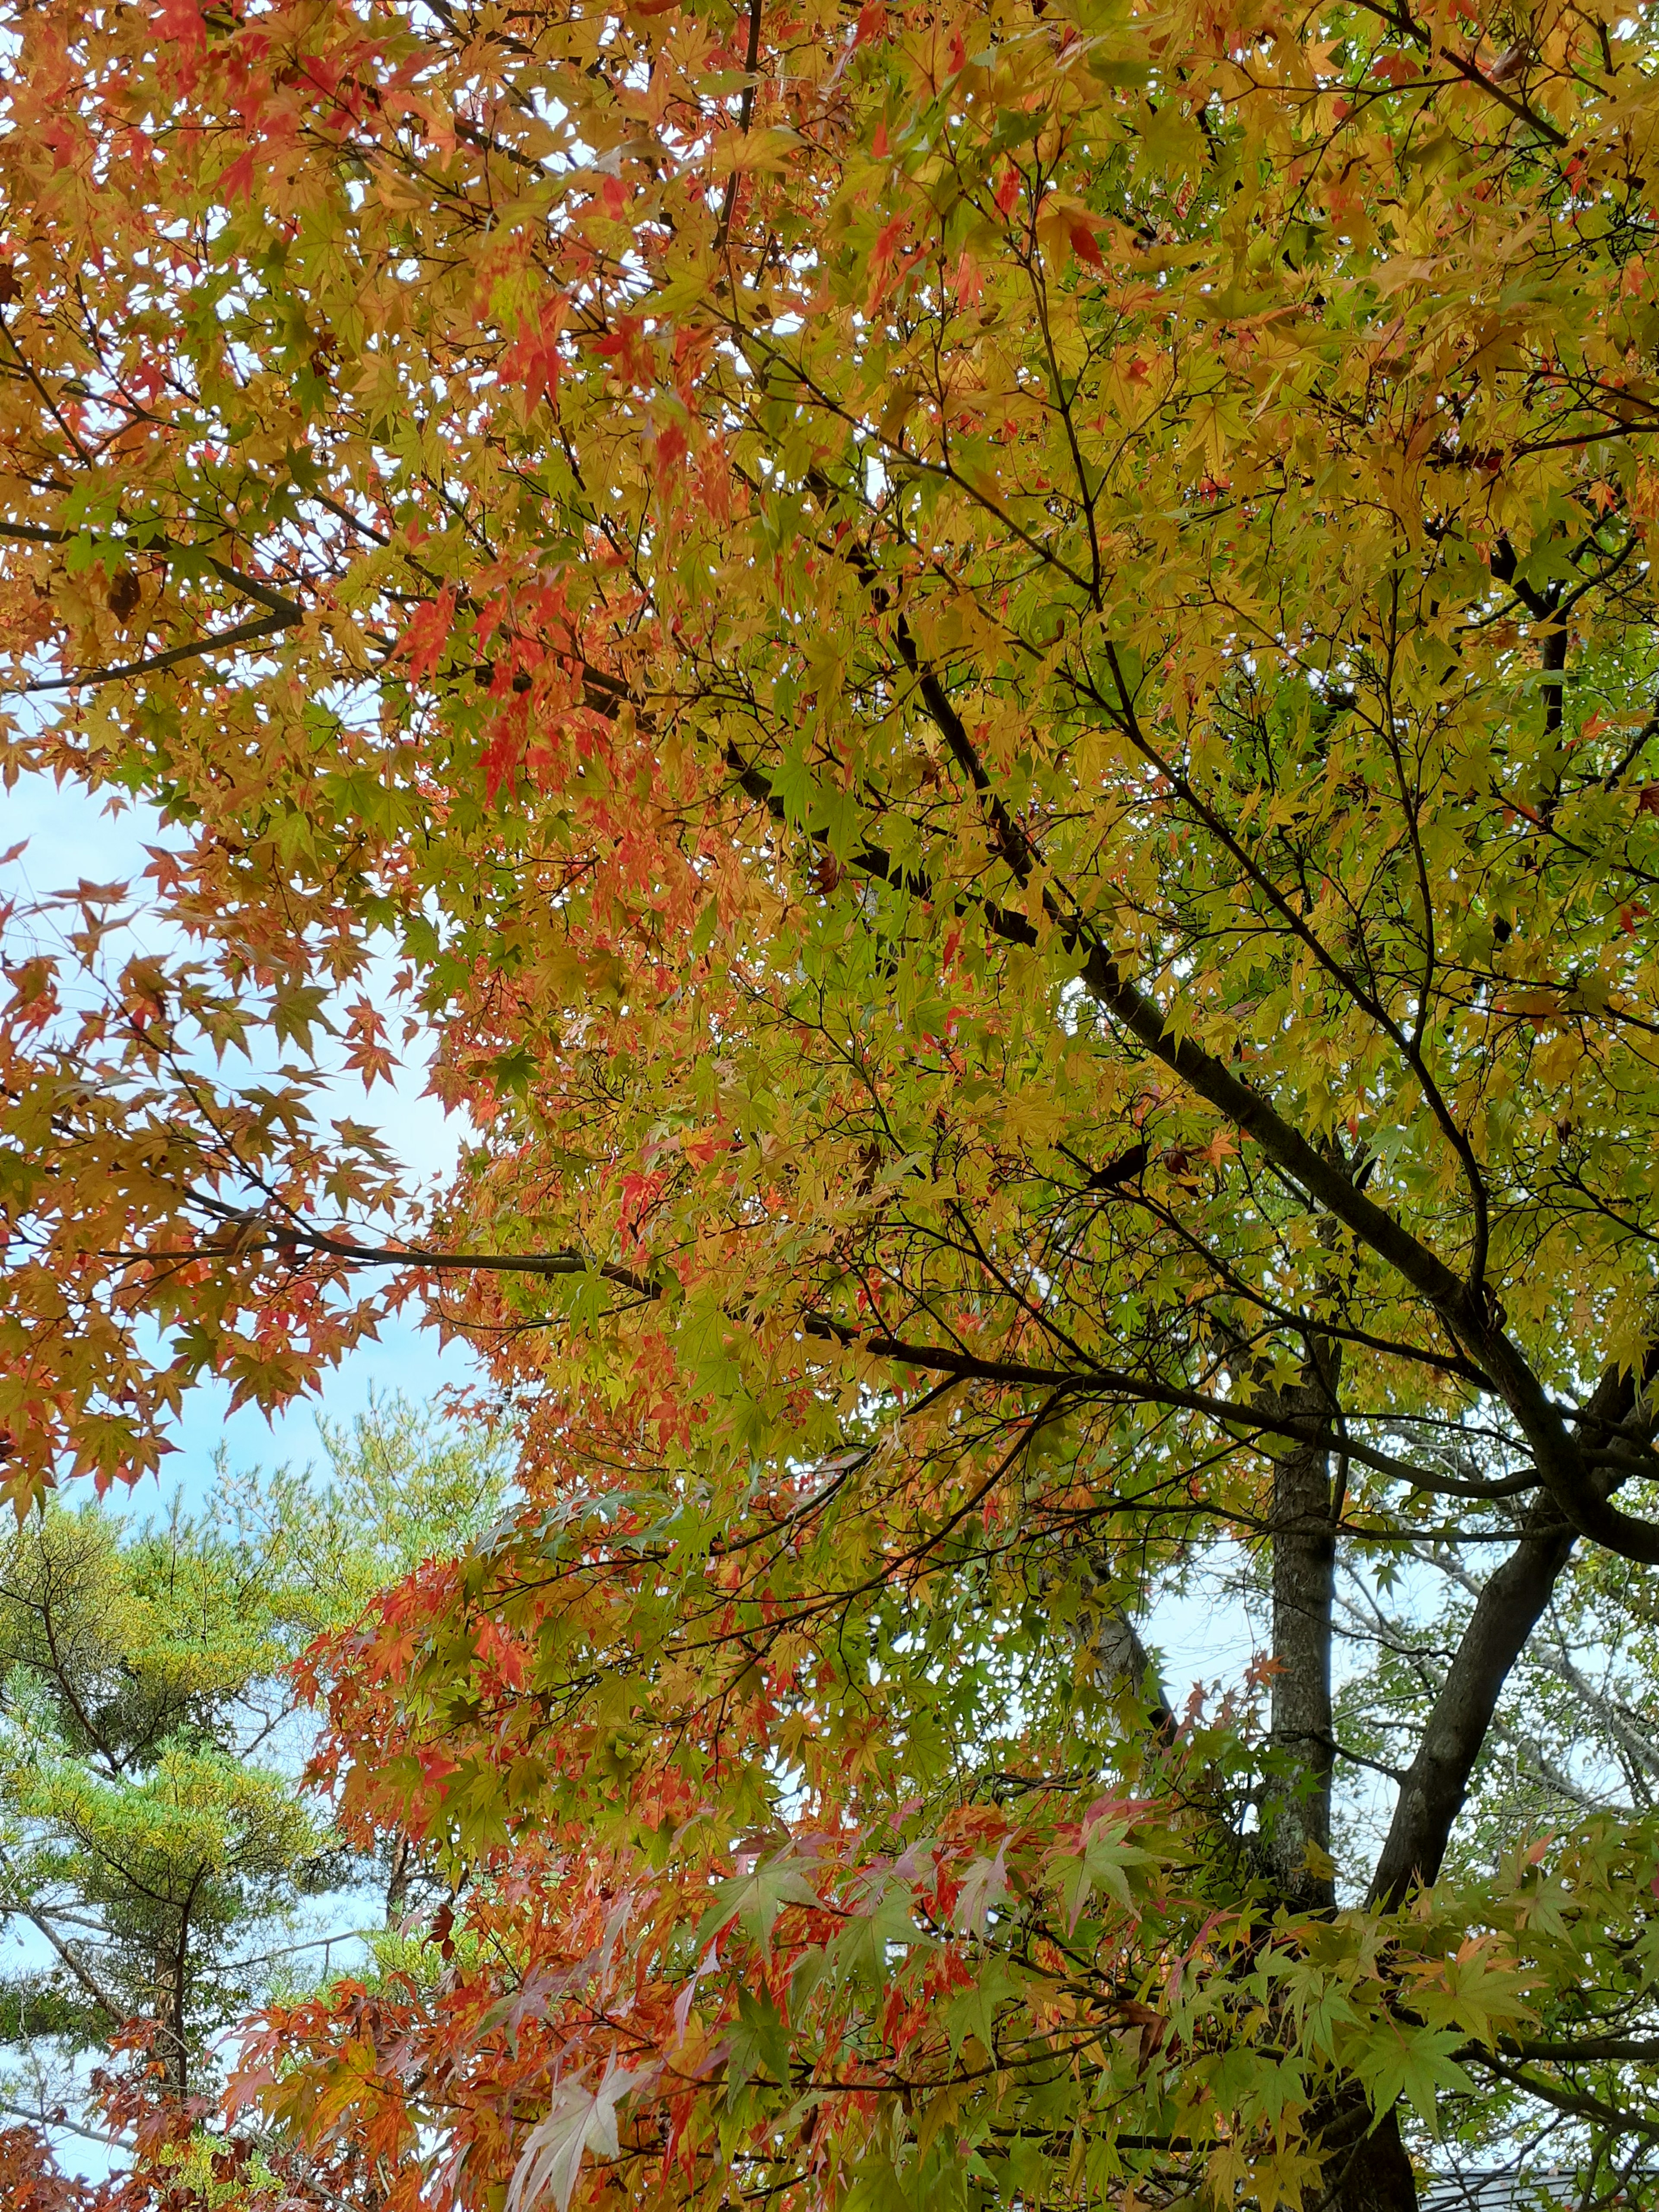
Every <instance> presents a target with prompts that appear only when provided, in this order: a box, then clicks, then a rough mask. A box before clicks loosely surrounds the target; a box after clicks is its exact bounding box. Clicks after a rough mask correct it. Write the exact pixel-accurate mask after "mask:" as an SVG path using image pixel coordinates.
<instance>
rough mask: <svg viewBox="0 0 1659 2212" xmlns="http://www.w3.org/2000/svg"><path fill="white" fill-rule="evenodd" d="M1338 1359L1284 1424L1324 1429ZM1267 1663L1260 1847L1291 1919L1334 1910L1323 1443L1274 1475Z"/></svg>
mask: <svg viewBox="0 0 1659 2212" xmlns="http://www.w3.org/2000/svg"><path fill="white" fill-rule="evenodd" d="M1339 1358H1340V1354H1339V1352H1338V1349H1337V1347H1335V1346H1327V1345H1323V1344H1316V1346H1315V1347H1314V1351H1313V1353H1312V1356H1311V1358H1310V1360H1309V1362H1308V1364H1307V1366H1306V1368H1305V1369H1304V1374H1303V1377H1302V1380H1301V1381H1300V1382H1299V1383H1297V1384H1296V1385H1295V1386H1294V1387H1293V1388H1292V1389H1289V1390H1286V1391H1284V1392H1282V1393H1280V1394H1279V1410H1281V1411H1282V1413H1284V1414H1285V1415H1286V1416H1288V1417H1291V1418H1294V1419H1297V1420H1301V1421H1317V1422H1320V1423H1321V1424H1322V1425H1325V1427H1326V1431H1327V1437H1328V1434H1329V1424H1330V1423H1331V1421H1332V1420H1333V1419H1334V1415H1335V1412H1336V1386H1337V1381H1338V1374H1339ZM1270 1510H1271V1519H1270V1531H1271V1537H1272V1544H1273V1661H1274V1668H1275V1671H1274V1674H1273V1691H1272V1707H1271V1713H1270V1719H1269V1759H1268V1773H1267V1787H1266V1790H1265V1793H1264V1796H1263V1802H1262V1808H1261V1826H1262V1847H1263V1850H1264V1852H1265V1855H1266V1860H1267V1870H1268V1873H1269V1875H1270V1878H1271V1879H1272V1881H1273V1887H1274V1888H1275V1889H1276V1891H1277V1892H1278V1893H1279V1896H1280V1897H1282V1898H1283V1899H1284V1900H1285V1904H1286V1905H1289V1906H1291V1909H1292V1910H1293V1911H1319V1910H1321V1909H1328V1908H1329V1907H1330V1906H1331V1905H1334V1903H1335V1888H1334V1882H1333V1880H1332V1876H1331V1873H1330V1848H1331V1772H1332V1767H1333V1765H1334V1759H1335V1746H1334V1736H1333V1734H1332V1728H1331V1608H1332V1605H1333V1602H1334V1597H1335V1584H1336V1520H1337V1514H1338V1512H1339V1510H1340V1501H1339V1499H1338V1498H1337V1497H1336V1495H1335V1493H1334V1491H1333V1488H1332V1484H1331V1455H1330V1450H1329V1446H1328V1442H1322V1443H1318V1444H1299V1445H1297V1446H1296V1447H1295V1448H1294V1449H1291V1450H1290V1451H1288V1452H1286V1453H1285V1455H1283V1456H1282V1457H1281V1458H1279V1459H1278V1460H1277V1461H1275V1462H1274V1465H1273V1502H1272V1506H1271V1509H1270Z"/></svg>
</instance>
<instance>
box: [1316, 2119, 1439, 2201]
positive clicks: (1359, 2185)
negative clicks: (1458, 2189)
mask: <svg viewBox="0 0 1659 2212" xmlns="http://www.w3.org/2000/svg"><path fill="white" fill-rule="evenodd" d="M1321 2132H1322V2141H1323V2144H1324V2149H1325V2177H1324V2186H1323V2189H1322V2191H1321V2193H1320V2194H1319V2196H1318V2197H1315V2198H1312V2199H1311V2200H1310V2198H1309V2197H1304V2199H1303V2207H1304V2212H1417V2177H1416V2175H1415V2174H1414V2173H1413V2172H1412V2162H1411V2160H1410V2159H1409V2158H1408V2157H1407V2154H1406V2146H1405V2144H1404V2143H1403V2142H1401V2139H1400V2114H1399V2111H1398V2108H1397V2107H1396V2108H1395V2109H1393V2110H1391V2111H1389V2112H1384V2113H1383V2117H1382V2118H1380V2119H1379V2120H1378V2121H1377V2123H1376V2126H1375V2127H1374V2128H1373V2127H1372V2125H1371V2112H1370V2106H1369V2105H1368V2104H1367V2103H1366V2102H1365V2100H1364V2096H1363V2095H1362V2094H1361V2093H1359V2091H1358V2090H1357V2089H1356V2090H1354V2091H1353V2092H1352V2094H1351V2095H1350V2096H1348V2097H1346V2098H1345V2099H1344V2100H1342V2101H1341V2102H1340V2104H1339V2105H1338V2106H1337V2108H1336V2109H1335V2111H1334V2112H1333V2113H1332V2114H1331V2116H1330V2118H1328V2120H1327V2121H1326V2122H1325V2124H1324V2125H1323V2127H1322V2130H1321Z"/></svg>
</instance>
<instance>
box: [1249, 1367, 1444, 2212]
mask: <svg viewBox="0 0 1659 2212" xmlns="http://www.w3.org/2000/svg"><path fill="white" fill-rule="evenodd" d="M1340 1371H1341V1352H1340V1346H1336V1345H1333V1344H1329V1343H1328V1342H1325V1341H1323V1340H1317V1339H1316V1340H1315V1341H1314V1343H1313V1345H1312V1346H1311V1348H1310V1356H1309V1358H1308V1360H1307V1363H1306V1364H1305V1365H1304V1369H1303V1372H1302V1376H1301V1378H1300V1379H1299V1380H1298V1381H1297V1383H1295V1384H1293V1385H1292V1386H1291V1388H1290V1389H1286V1390H1282V1391H1279V1392H1276V1393H1274V1394H1273V1407H1274V1411H1275V1413H1277V1414H1279V1416H1280V1417H1281V1418H1287V1419H1294V1420H1295V1421H1297V1422H1298V1423H1306V1424H1309V1425H1312V1424H1313V1423H1318V1424H1319V1425H1320V1426H1321V1427H1322V1429H1323V1430H1324V1431H1325V1434H1324V1436H1323V1437H1322V1439H1321V1441H1320V1442H1318V1443H1307V1444H1297V1445H1295V1446H1293V1447H1292V1448H1291V1449H1289V1450H1288V1451H1285V1453H1284V1454H1283V1455H1281V1456H1280V1457H1279V1458H1278V1459H1277V1460H1275V1462H1274V1463H1273V1498H1272V1502H1271V1504H1270V1507H1269V1519H1268V1534H1269V1539H1270V1541H1271V1545H1272V1553H1273V1662H1274V1671H1273V1687H1272V1693H1271V1695H1272V1703H1271V1707H1270V1711H1269V1721H1268V1771H1267V1781H1266V1785H1265V1787H1264V1790H1263V1792H1262V1800H1261V1831H1262V1854H1263V1862H1264V1864H1265V1867H1266V1869H1267V1875H1268V1878H1269V1880H1270V1881H1271V1882H1272V1884H1273V1891H1274V1893H1275V1894H1276V1895H1277V1896H1278V1897H1279V1898H1280V1899H1282V1900H1283V1902H1284V1903H1285V1905H1287V1906H1289V1908H1290V1909H1291V1911H1293V1912H1321V1911H1330V1910H1331V1909H1332V1908H1333V1907H1334V1905H1335V1902H1336V1885H1335V1881H1334V1875H1333V1871H1332V1869H1331V1857H1330V1850H1331V1782H1332V1776H1333V1771H1334V1765H1335V1757H1336V1752H1335V1736H1334V1730H1333V1725H1332V1716H1331V1626H1332V1623H1331V1614H1332V1607H1333V1605H1334V1601H1335V1595H1336V1529H1337V1522H1338V1521H1339V1519H1340V1515H1341V1510H1342V1501H1341V1498H1340V1494H1339V1491H1338V1487H1337V1486H1336V1485H1335V1484H1334V1481H1333V1466H1332V1462H1333V1450H1332V1431H1333V1428H1334V1422H1335V1419H1336V1415H1337V1410H1338V1409H1337V1384H1338V1381H1339V1378H1340ZM1312 2120H1313V2129H1314V2131H1315V2133H1316V2135H1317V2136H1318V2138H1319V2141H1320V2144H1321V2148H1322V2153H1323V2159H1324V2172H1323V2177H1322V2185H1321V2186H1320V2188H1319V2189H1318V2190H1317V2191H1310V2192H1309V2193H1308V2194H1307V2196H1306V2197H1304V2212H1417V2183H1416V2179H1415V2177H1414V2176H1413V2172H1412V2164H1411V2160H1410V2159H1409V2158H1408V2157H1407V2154H1406V2148H1405V2145H1404V2144H1403V2143H1402V2142H1401V2138H1400V2118H1399V2114H1398V2112H1395V2111H1390V2112H1384V2113H1383V2114H1382V2115H1381V2117H1380V2118H1376V2120H1375V2121H1373V2117H1372V2113H1371V2109H1370V2106H1369V2104H1367V2102H1366V2100H1365V2098H1364V2094H1363V2093H1362V2092H1361V2091H1360V2090H1359V2089H1358V2087H1356V2086H1352V2085H1347V2086H1345V2087H1339V2088H1338V2089H1337V2091H1336V2093H1335V2095H1334V2098H1333V2099H1332V2100H1331V2102H1330V2103H1329V2104H1328V2106H1326V2107H1325V2109H1324V2110H1322V2111H1316V2112H1315V2113H1314V2114H1313V2116H1312Z"/></svg>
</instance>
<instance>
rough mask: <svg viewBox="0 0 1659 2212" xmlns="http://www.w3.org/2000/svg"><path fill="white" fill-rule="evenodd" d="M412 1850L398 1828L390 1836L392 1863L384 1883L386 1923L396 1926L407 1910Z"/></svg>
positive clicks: (389, 1926)
mask: <svg viewBox="0 0 1659 2212" xmlns="http://www.w3.org/2000/svg"><path fill="white" fill-rule="evenodd" d="M413 1857H414V1852H413V1850H412V1849H411V1848H410V1840H409V1838H408V1837H407V1836H406V1835H405V1834H404V1831H403V1830H402V1829H401V1828H399V1829H398V1832H397V1833H396V1834H395V1835H394V1836H393V1837H392V1864H391V1867H390V1869H388V1871H387V1875H386V1926H387V1927H388V1928H396V1927H397V1926H398V1925H399V1923H401V1922H402V1920H403V1917H404V1913H405V1912H407V1911H408V1910H409V1878H410V1863H411V1861H412V1860H413Z"/></svg>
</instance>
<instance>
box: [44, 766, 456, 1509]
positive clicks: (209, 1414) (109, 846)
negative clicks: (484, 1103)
mask: <svg viewBox="0 0 1659 2212" xmlns="http://www.w3.org/2000/svg"><path fill="white" fill-rule="evenodd" d="M25 840H27V843H26V845H25V849H24V851H23V853H22V854H21V857H20V858H19V859H17V860H14V861H12V862H10V863H9V864H8V865H7V866H5V867H4V868H3V870H0V897H3V896H8V895H12V896H15V895H18V894H21V895H22V896H25V897H26V898H27V897H28V896H35V897H44V896H47V895H49V894H50V893H52V892H53V891H57V890H65V889H67V888H69V887H70V886H71V885H73V884H76V882H79V881H82V880H83V879H84V880H90V881H92V882H94V883H118V882H126V881H130V880H132V879H134V878H137V877H138V876H139V875H140V874H141V873H142V871H143V867H144V866H145V853H144V848H145V846H146V845H147V844H152V843H158V842H164V833H163V831H162V829H161V825H160V823H158V821H157V819H156V817H155V814H154V813H153V812H152V811H150V810H149V808H146V807H134V806H131V805H125V806H121V807H119V808H118V809H117V810H112V807H111V805H110V804H109V802H107V801H106V800H103V799H90V798H88V795H87V794H86V793H85V792H84V791H82V790H81V789H80V788H79V787H76V786H73V785H65V786H64V787H61V788H60V787H57V786H56V785H54V784H53V783H52V781H51V780H50V779H49V778H47V777H45V776H36V777H26V778H24V779H22V780H21V781H20V782H19V783H18V784H17V785H16V786H15V788H14V789H13V790H11V791H10V792H8V793H0V850H3V849H4V848H6V847H9V846H12V845H15V844H17V843H19V842H22V841H25ZM342 1083H343V1085H348V1086H349V1091H350V1095H349V1097H346V1098H344V1099H343V1101H342V1109H341V1110H342V1111H343V1112H349V1114H350V1115H352V1117H353V1118H354V1119H355V1120H358V1121H367V1122H369V1123H371V1124H373V1125H374V1127H377V1128H379V1129H380V1131H381V1133H383V1135H384V1136H385V1137H386V1140H387V1142H388V1143H389V1144H390V1145H391V1146H392V1148H393V1150H394V1151H395V1152H397V1154H398V1157H399V1158H401V1159H403V1160H404V1162H405V1163H406V1164H407V1165H408V1166H409V1167H410V1170H412V1171H413V1172H414V1174H415V1175H416V1176H417V1177H418V1178H420V1179H422V1180H427V1179H429V1178H443V1177H447V1175H448V1174H449V1173H450V1171H451V1170H453V1166H454V1164H455V1160H456V1158H457V1155H458V1152H459V1146H460V1142H461V1138H462V1133H463V1132H462V1129H461V1127H459V1125H458V1124H457V1123H456V1122H455V1121H453V1120H452V1119H449V1118H448V1117H447V1116H446V1115H444V1113H443V1111H442V1109H441V1107H440V1106H439V1105H438V1103H437V1102H436V1101H435V1100H434V1099H431V1098H428V1097H424V1096H423V1095H422V1092H423V1089H424V1085H425V1070H424V1068H423V1067H421V1066H416V1067H413V1068H405V1069H404V1071H403V1072H402V1073H401V1074H400V1076H399V1078H398V1080H397V1081H396V1082H395V1083H394V1084H393V1085H392V1086H391V1087H389V1088H388V1086H387V1085H385V1084H377V1085H375V1087H374V1090H373V1091H369V1092H367V1093H365V1092H364V1091H362V1086H361V1085H358V1084H356V1082H355V1079H351V1078H349V1077H346V1078H343V1079H342ZM473 1373H474V1367H473V1363H472V1362H471V1358H470V1357H469V1355H468V1354H467V1353H466V1352H465V1350H464V1349H463V1348H462V1347H461V1346H456V1345H451V1346H447V1347H446V1348H444V1349H442V1350H440V1348H439V1346H438V1343H437V1340H436V1338H435V1336H433V1335H431V1334H428V1333H427V1332H425V1331H422V1330H421V1329H419V1328H416V1327H415V1326H413V1325H412V1324H411V1323H410V1322H392V1323H389V1324H388V1325H387V1326H386V1329H385V1330H384V1331H383V1333H382V1335H381V1338H380V1341H379V1342H378V1343H375V1344H371V1345H365V1346H362V1347H360V1348H359V1349H358V1350H357V1351H356V1352H354V1353H353V1354H351V1356H350V1357H349V1358H347V1359H346V1360H345V1361H344V1362H343V1364H342V1365H341V1366H340V1367H339V1368H337V1370H334V1372H333V1373H332V1374H331V1376H329V1378H328V1379H327V1382H326V1383H325V1392H324V1397H323V1400H322V1410H324V1411H325V1413H327V1414H328V1416H329V1418H330V1419H333V1420H343V1419H349V1418H350V1416H351V1415H352V1414H354V1413H357V1412H359V1411H361V1410H362V1408H363V1407H365V1406H366V1405H367V1404H368V1397H369V1394H370V1392H371V1391H372V1390H374V1391H380V1392H383V1393H384V1392H388V1391H392V1390H401V1391H402V1392H403V1393H404V1395H405V1396H407V1397H409V1398H410V1399H413V1400H415V1401H416V1402H422V1401H430V1400H431V1399H432V1398H434V1397H435V1395H437V1394H438V1392H439V1391H440V1390H441V1389H442V1388H443V1387H444V1386H445V1385H446V1384H459V1383H466V1382H467V1381H468V1380H469V1379H470V1378H471V1376H472V1374H473ZM316 1410H317V1409H316V1407H314V1406H313V1405H311V1404H309V1403H301V1404H300V1405H297V1406H295V1407H291V1408H290V1409H289V1412H288V1413H286V1414H284V1415H283V1416H281V1417H279V1418H278V1419H276V1421H275V1422H274V1423H267V1421H266V1420H265V1419H264V1415H263V1414H262V1413H258V1412H257V1411H256V1410H254V1409H253V1408H252V1407H244V1408H243V1410H242V1411H241V1412H240V1413H231V1412H230V1411H229V1396H228V1392H227V1391H226V1390H224V1389H222V1388H219V1387H217V1386H211V1385H210V1386H207V1387H204V1388H203V1389H197V1390H195V1391H193V1392H192V1393H191V1395H190V1397H189V1399H188V1400H187V1401H186V1404H185V1413H184V1419H183V1420H182V1422H181V1423H180V1425H179V1428H178V1430H177V1431H176V1432H175V1437H174V1442H175V1443H177V1445H178V1446H179V1449H178V1451H177V1452H176V1453H175V1454H174V1455H173V1457H172V1458H170V1459H169V1460H168V1461H167V1462H166V1465H165V1467H164V1468H163V1471H162V1474H161V1478H160V1480H159V1482H158V1481H157V1480H148V1481H145V1482H142V1483H140V1484H139V1486H137V1489H136V1490H135V1492H134V1493H133V1496H132V1500H131V1503H132V1506H133V1508H134V1509H135V1510H137V1512H138V1513H139V1514H140V1515H141V1516H142V1515H143V1514H145V1513H146V1512H147V1511H148V1510H149V1509H150V1508H152V1507H159V1506H160V1504H161V1502H162V1499H163V1498H164V1497H165V1496H167V1495H168V1494H170V1493H171V1492H173V1490H174V1489H182V1490H183V1492H185V1496H186V1497H187V1498H196V1497H199V1496H200V1495H201V1493H202V1492H203V1490H204V1487H205V1486H206V1485H207V1483H208V1482H209V1481H210V1480H211V1478H212V1474H213V1468H214V1462H215V1459H216V1455H218V1454H219V1453H220V1452H221V1450H222V1451H223V1452H224V1453H225V1454H226V1455H228V1459H229V1461H230V1464H231V1466H232V1467H233V1468H246V1467H248V1466H251V1465H255V1464H258V1465H262V1466H266V1467H270V1466H274V1465H278V1464H281V1463H282V1462H294V1463H303V1462H306V1461H307V1460H313V1459H317V1458H319V1456H320V1453H319V1447H318V1443H317V1435H316V1419H315V1416H316Z"/></svg>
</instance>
